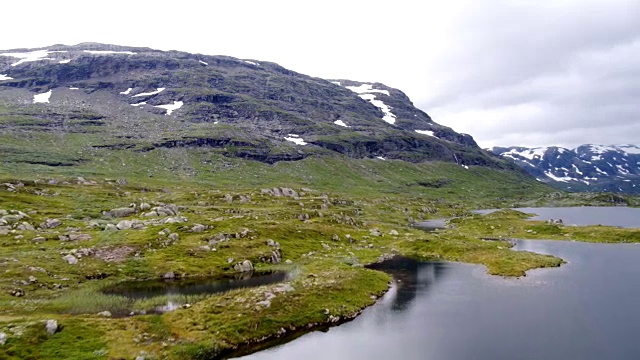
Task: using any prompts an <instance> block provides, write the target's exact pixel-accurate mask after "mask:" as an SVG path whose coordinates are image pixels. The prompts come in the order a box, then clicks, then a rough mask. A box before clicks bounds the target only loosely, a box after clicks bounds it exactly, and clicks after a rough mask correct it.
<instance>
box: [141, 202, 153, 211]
mask: <svg viewBox="0 0 640 360" xmlns="http://www.w3.org/2000/svg"><path fill="white" fill-rule="evenodd" d="M149 209H151V205H149V204H147V203H140V210H141V211H145V210H149Z"/></svg>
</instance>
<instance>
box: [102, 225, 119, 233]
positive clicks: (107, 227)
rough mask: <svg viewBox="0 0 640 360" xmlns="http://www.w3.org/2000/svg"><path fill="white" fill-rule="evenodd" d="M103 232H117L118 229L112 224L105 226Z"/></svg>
mask: <svg viewBox="0 0 640 360" xmlns="http://www.w3.org/2000/svg"><path fill="white" fill-rule="evenodd" d="M104 231H118V227H117V226H116V225H113V224H107V225H105V227H104Z"/></svg>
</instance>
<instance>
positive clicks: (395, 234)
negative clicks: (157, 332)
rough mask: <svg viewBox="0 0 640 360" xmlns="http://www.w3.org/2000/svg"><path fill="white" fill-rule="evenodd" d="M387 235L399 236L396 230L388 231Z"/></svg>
mask: <svg viewBox="0 0 640 360" xmlns="http://www.w3.org/2000/svg"><path fill="white" fill-rule="evenodd" d="M389 235H391V236H398V235H400V233H398V231H397V230H395V229H393V230H391V231H389Z"/></svg>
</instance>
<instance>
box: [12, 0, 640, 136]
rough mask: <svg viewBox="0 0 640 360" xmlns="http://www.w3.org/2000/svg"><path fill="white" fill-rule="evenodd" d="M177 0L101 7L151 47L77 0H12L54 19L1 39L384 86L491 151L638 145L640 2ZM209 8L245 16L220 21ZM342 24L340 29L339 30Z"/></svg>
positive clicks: (37, 20)
mask: <svg viewBox="0 0 640 360" xmlns="http://www.w3.org/2000/svg"><path fill="white" fill-rule="evenodd" d="M172 4H173V3H170V2H168V1H154V2H151V1H135V2H131V1H123V0H114V1H112V2H110V6H108V7H105V8H103V9H101V17H103V18H118V19H120V21H121V22H122V23H135V24H136V26H137V27H139V28H141V29H150V28H153V29H156V30H154V31H155V32H154V35H155V36H153V37H143V38H140V37H132V36H131V31H130V29H129V28H127V27H100V26H95V24H94V22H95V16H93V14H91V13H89V9H87V7H86V6H84V5H85V4H84V3H83V2H81V1H79V0H75V1H71V0H70V1H66V2H65V5H66V6H64V7H61V6H59V4H57V3H55V2H50V1H45V0H34V1H32V2H29V3H25V2H18V1H13V2H8V3H7V4H3V12H6V13H7V14H20V13H26V12H29V14H30V22H31V23H34V24H44V23H47V22H48V21H49V20H50V19H51V18H55V19H57V21H56V26H54V27H50V28H47V29H46V31H43V29H41V28H37V27H34V28H25V27H24V23H23V19H21V18H20V17H5V18H3V26H4V27H6V28H9V29H21V30H20V31H19V32H16V33H15V34H13V36H11V37H4V38H3V39H2V44H1V45H0V47H2V48H5V49H9V48H29V47H44V46H48V45H52V44H57V43H66V44H76V43H80V42H87V41H91V42H103V43H111V44H120V45H130V46H146V47H151V48H157V49H161V50H172V49H175V50H182V51H188V52H194V53H202V54H210V55H230V56H234V57H237V58H240V59H256V61H258V63H261V62H262V61H272V62H276V63H279V64H280V65H282V66H284V67H286V68H289V69H292V70H294V71H297V72H300V73H304V74H308V75H311V76H316V77H322V78H327V79H339V78H346V79H353V80H359V81H371V82H382V83H385V84H386V85H388V86H392V87H396V88H399V89H401V90H403V91H404V92H405V93H406V94H407V95H409V97H410V98H411V99H412V100H413V102H414V103H415V104H416V105H418V106H419V107H420V108H421V109H423V110H425V111H426V112H427V113H429V114H430V115H432V117H433V119H434V121H436V122H438V123H441V124H443V125H447V126H451V127H453V128H454V130H457V131H460V132H465V133H470V134H471V135H473V136H474V137H475V138H476V139H477V140H478V142H479V143H480V145H481V146H483V147H484V146H488V145H493V144H495V145H533V146H535V145H552V144H553V143H550V142H552V141H553V142H557V143H555V144H558V145H562V144H564V145H567V146H569V145H575V144H576V143H575V142H576V141H577V142H583V141H584V142H605V143H630V142H631V143H633V142H637V139H636V138H634V133H633V131H632V130H633V129H637V127H636V125H635V122H637V120H638V118H640V110H639V108H640V105H638V101H637V99H638V98H640V90H639V89H638V85H637V84H639V83H640V70H638V67H637V63H638V60H639V59H640V45H639V43H638V41H639V39H640V21H638V17H637V14H638V13H639V12H640V3H639V2H638V1H637V0H610V1H607V2H604V1H602V0H601V1H597V0H582V1H577V0H563V1H557V0H536V1H533V0H476V1H471V0H450V1H446V2H442V1H421V2H417V1H409V0H397V1H394V2H388V1H385V2H383V1H375V0H372V1H363V0H362V1H361V0H354V1H348V2H345V1H337V0H327V1H325V2H323V3H322V4H321V5H319V4H316V5H315V6H314V4H312V3H305V4H304V5H301V3H300V2H295V1H292V0H290V1H283V0H274V1H270V2H264V1H259V0H247V1H243V2H232V1H228V2H224V3H217V2H216V3H215V4H214V3H202V2H199V1H195V0H184V1H183V2H181V6H180V7H173V6H172ZM33 7H35V8H38V11H35V12H33V11H30V9H31V8H33ZM123 8H126V9H127V11H126V12H124V13H123V12H122V9H123ZM166 8H171V9H172V24H173V26H171V27H157V20H156V19H158V18H162V17H163V16H165V11H166V10H165V9H166ZM193 8H198V10H199V11H197V12H193V11H192V9H193ZM285 10H286V11H285ZM310 11H312V12H313V16H308V14H309V12H310ZM212 12H215V13H224V14H242V18H241V19H238V18H237V17H220V18H217V19H216V21H215V22H211V21H209V20H210V19H209V17H210V14H211V13H212ZM141 13H144V14H145V16H143V17H140V16H139V14H141ZM71 19H73V21H70V20H71ZM332 19H340V20H339V24H338V25H336V26H330V25H329V24H330V21H332ZM239 21H241V22H242V26H238V22H239ZM176 28H180V29H182V31H179V32H177V31H175V29H176ZM231 28H232V29H234V31H233V32H228V29H231ZM78 29H82V31H79V30H78ZM292 29H295V31H292ZM212 32H225V33H226V34H227V35H226V36H224V37H219V38H217V39H216V41H215V42H207V41H202V39H201V38H200V37H198V36H186V37H185V36H184V34H185V33H189V34H203V33H212ZM346 35H348V36H346ZM19 60H20V59H16V61H19ZM611 126H615V127H617V128H618V132H612V131H609V129H610V128H611ZM637 133H638V132H636V133H635V134H637ZM603 136H607V137H608V138H602V137H603ZM596 137H597V138H598V140H597V141H595V140H593V139H594V138H596Z"/></svg>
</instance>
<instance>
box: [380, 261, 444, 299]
mask: <svg viewBox="0 0 640 360" xmlns="http://www.w3.org/2000/svg"><path fill="white" fill-rule="evenodd" d="M367 267H368V268H370V269H374V270H379V271H384V272H386V273H388V274H390V275H391V276H393V279H394V282H395V288H396V289H395V290H394V291H393V292H392V293H391V294H390V295H389V296H387V297H393V301H392V302H391V305H390V309H391V310H394V311H402V310H405V309H406V308H407V307H408V306H409V305H410V304H411V302H412V301H413V300H414V299H415V298H416V296H417V295H418V293H426V292H427V290H428V288H429V287H430V286H432V285H433V284H434V283H435V282H436V281H437V280H438V278H440V277H442V276H443V275H444V274H445V273H446V266H445V265H444V264H443V263H438V262H420V261H416V260H413V259H409V258H405V257H400V256H397V257H394V258H393V259H391V260H387V261H384V262H382V263H376V264H372V265H369V266H367Z"/></svg>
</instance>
